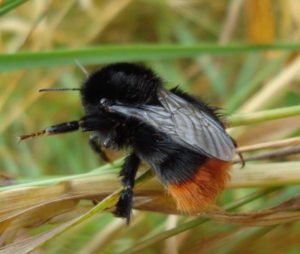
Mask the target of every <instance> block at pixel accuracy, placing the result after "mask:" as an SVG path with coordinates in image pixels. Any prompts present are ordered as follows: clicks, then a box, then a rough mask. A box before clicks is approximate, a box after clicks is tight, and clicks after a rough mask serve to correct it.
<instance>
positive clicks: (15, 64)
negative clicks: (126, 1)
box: [0, 44, 300, 71]
mask: <svg viewBox="0 0 300 254" xmlns="http://www.w3.org/2000/svg"><path fill="white" fill-rule="evenodd" d="M296 49H300V44H272V45H248V44H231V45H225V46H220V45H217V44H201V45H128V46H103V47H95V48H81V49H64V50H53V51H45V52H20V53H16V54H0V71H9V70H18V69H31V68H41V67H45V68H47V67H55V66H62V65H74V61H75V60H76V59H78V60H79V61H80V62H81V63H82V64H106V63H111V62H118V61H124V60H125V61H149V60H159V59H176V58H183V57H198V56H199V55H201V54H228V53H241V52H243V53H244V52H249V51H253V52H254V51H265V50H296Z"/></svg>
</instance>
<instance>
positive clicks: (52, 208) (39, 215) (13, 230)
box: [0, 200, 78, 244]
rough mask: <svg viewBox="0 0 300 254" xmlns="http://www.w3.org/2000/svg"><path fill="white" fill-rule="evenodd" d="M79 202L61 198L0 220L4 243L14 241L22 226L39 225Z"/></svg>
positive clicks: (0, 232)
mask: <svg viewBox="0 0 300 254" xmlns="http://www.w3.org/2000/svg"><path fill="white" fill-rule="evenodd" d="M77 203H78V201H77V200H60V201H58V202H50V203H46V204H39V205H36V206H33V207H31V208H28V209H24V210H23V211H20V212H19V213H16V214H14V215H13V216H10V217H9V218H6V219H5V220H3V221H0V234H1V242H2V244H7V243H11V242H13V240H14V238H15V236H16V234H17V233H18V231H19V230H20V228H29V227H37V226H38V225H41V224H43V223H45V222H47V221H49V220H50V219H51V218H53V217H55V216H57V215H59V214H62V213H65V212H67V211H70V210H72V209H74V208H75V207H76V205H77Z"/></svg>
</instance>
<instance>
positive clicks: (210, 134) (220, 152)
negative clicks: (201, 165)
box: [110, 90, 235, 161]
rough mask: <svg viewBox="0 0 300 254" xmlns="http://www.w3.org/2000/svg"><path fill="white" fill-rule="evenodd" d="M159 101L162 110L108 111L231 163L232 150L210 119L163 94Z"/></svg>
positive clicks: (128, 108)
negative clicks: (135, 119)
mask: <svg viewBox="0 0 300 254" xmlns="http://www.w3.org/2000/svg"><path fill="white" fill-rule="evenodd" d="M158 99H159V101H160V102H161V105H162V107H161V106H151V105H142V106H138V107H132V106H125V105H112V106H110V108H111V110H113V111H115V112H118V113H121V114H124V115H127V116H130V117H135V118H138V119H139V120H141V121H143V122H145V123H147V124H150V125H151V126H153V127H155V128H157V129H158V130H159V131H161V132H164V133H166V134H167V135H168V136H169V137H170V138H171V139H173V140H174V141H175V142H177V143H180V144H181V145H183V146H185V147H187V148H189V149H191V150H193V151H196V152H200V153H204V154H206V155H207V156H209V157H213V158H217V159H220V160H224V161H231V160H232V158H233V156H234V153H235V146H234V144H233V142H232V140H231V138H230V136H229V135H228V134H227V133H226V131H225V130H224V128H223V127H222V126H221V125H220V124H219V123H218V122H217V121H216V120H215V119H214V118H213V117H211V116H210V115H209V114H207V113H206V112H204V111H202V110H200V108H198V107H196V106H194V105H193V104H191V103H189V102H187V101H186V100H185V99H183V98H181V97H179V96H177V95H176V94H174V93H172V92H169V91H166V90H160V91H159V92H158Z"/></svg>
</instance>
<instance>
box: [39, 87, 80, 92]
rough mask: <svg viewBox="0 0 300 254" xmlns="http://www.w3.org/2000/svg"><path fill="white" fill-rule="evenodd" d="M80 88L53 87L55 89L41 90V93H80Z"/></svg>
mask: <svg viewBox="0 0 300 254" xmlns="http://www.w3.org/2000/svg"><path fill="white" fill-rule="evenodd" d="M80 90H81V89H80V88H58V87H53V88H42V89H39V92H56V91H80Z"/></svg>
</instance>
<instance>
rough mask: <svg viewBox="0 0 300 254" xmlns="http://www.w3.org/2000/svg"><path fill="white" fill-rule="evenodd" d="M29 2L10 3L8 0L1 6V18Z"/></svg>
mask: <svg viewBox="0 0 300 254" xmlns="http://www.w3.org/2000/svg"><path fill="white" fill-rule="evenodd" d="M27 1H28V0H10V1H7V0H6V1H4V3H3V4H1V5H0V16H1V15H4V14H5V13H7V12H9V11H11V10H13V9H14V8H16V7H17V6H19V5H21V4H24V3H25V2H27Z"/></svg>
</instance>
